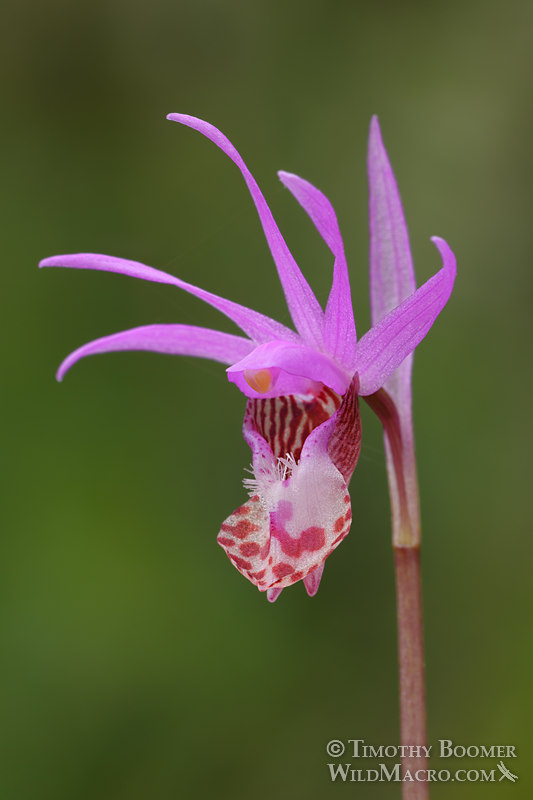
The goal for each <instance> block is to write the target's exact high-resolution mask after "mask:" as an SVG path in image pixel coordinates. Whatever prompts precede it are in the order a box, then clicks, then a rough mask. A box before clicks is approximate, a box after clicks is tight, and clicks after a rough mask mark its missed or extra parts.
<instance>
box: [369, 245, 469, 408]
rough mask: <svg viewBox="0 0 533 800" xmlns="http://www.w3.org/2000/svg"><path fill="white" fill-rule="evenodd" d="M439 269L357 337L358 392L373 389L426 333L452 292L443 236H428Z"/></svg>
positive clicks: (452, 268)
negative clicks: (439, 259)
mask: <svg viewBox="0 0 533 800" xmlns="http://www.w3.org/2000/svg"><path fill="white" fill-rule="evenodd" d="M432 242H433V243H434V244H435V246H436V247H437V248H438V250H439V252H440V254H441V257H442V261H443V264H444V266H443V268H442V269H441V270H440V271H439V272H437V274H436V275H434V276H433V277H432V278H430V279H429V280H428V281H426V283H425V284H424V285H423V286H421V287H420V289H418V290H417V291H416V292H415V293H414V294H413V295H411V296H410V297H408V298H407V300H404V301H403V303H401V305H399V306H398V307H397V308H395V309H393V311H390V312H389V313H388V314H387V316H386V317H384V318H383V319H382V320H381V322H379V323H378V324H377V325H375V326H374V327H373V328H372V329H371V330H369V331H368V333H366V334H365V335H364V336H363V338H362V339H361V340H360V342H359V344H358V348H357V370H358V372H359V378H360V382H361V385H360V390H359V394H361V395H367V394H373V393H374V392H377V390H378V389H379V388H380V387H381V386H383V385H384V384H385V383H386V381H387V380H388V379H389V378H390V376H391V375H392V373H393V372H394V370H395V369H397V367H399V366H400V364H401V363H402V361H403V360H404V359H405V358H406V357H407V356H408V355H409V354H410V353H412V352H413V350H414V349H415V347H416V346H417V345H418V344H419V343H420V342H421V341H422V339H423V338H424V337H425V336H426V334H427V333H428V331H429V330H430V328H431V326H432V325H433V323H434V321H435V319H436V318H437V317H438V315H439V314H440V312H441V311H442V309H443V308H444V306H445V305H446V303H447V302H448V298H449V297H450V294H451V292H452V288H453V284H454V280H455V274H456V262H455V256H454V255H453V253H452V251H451V250H450V248H449V247H448V245H447V244H446V242H445V241H444V240H443V239H440V238H439V237H438V236H434V237H433V238H432Z"/></svg>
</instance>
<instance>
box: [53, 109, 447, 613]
mask: <svg viewBox="0 0 533 800" xmlns="http://www.w3.org/2000/svg"><path fill="white" fill-rule="evenodd" d="M168 119H170V120H173V121H174V122H179V123H181V124H183V125H186V126H188V127H190V128H193V129H195V130H197V131H198V132H200V133H202V134H203V135H204V136H205V137H206V138H208V139H210V140H211V141H212V142H213V143H214V144H215V145H217V146H218V147H219V148H220V149H221V150H222V151H223V152H224V153H225V154H226V155H227V156H228V157H229V158H230V159H231V160H232V161H233V162H234V163H235V164H236V166H237V167H238V169H239V170H240V172H241V174H242V176H243V178H244V180H245V182H246V185H247V187H248V189H249V191H250V194H251V196H252V199H253V202H254V203H255V207H256V209H257V212H258V215H259V219H260V221H261V225H262V227H263V231H264V233H265V236H266V239H267V242H268V245H269V247H270V251H271V253H272V257H273V259H274V262H275V265H276V268H277V270H278V274H279V278H280V281H281V285H282V287H283V291H284V294H285V298H286V301H287V305H288V308H289V311H290V314H291V317H292V320H293V322H294V327H295V330H292V329H290V328H287V327H286V326H284V325H282V324H281V323H279V322H276V321H275V320H273V319H270V318H269V317H266V316H264V315H263V314H260V313H259V312H257V311H253V310H251V309H249V308H246V307H244V306H241V305H239V304H237V303H234V302H232V301H231V300H226V299H224V298H222V297H219V296H217V295H214V294H212V293H210V292H207V291H205V290H203V289H200V288H198V287H196V286H193V285H192V284H190V283H186V282H185V281H182V280H180V279H179V278H176V277H174V276H172V275H169V274H167V273H165V272H161V271H160V270H157V269H154V268H153V267H148V266H146V265H144V264H141V263H139V262H136V261H128V260H125V259H122V258H115V257H113V256H105V255H95V254H86V253H78V254H75V255H63V256H53V257H52V258H47V259H45V260H44V261H42V262H41V263H40V266H41V267H73V268H77V269H96V270H104V271H108V272H119V273H121V274H123V275H130V276H132V277H135V278H143V279H145V280H149V281H156V282H159V283H168V284H170V285H173V286H177V287H179V288H180V289H184V290H185V291H186V292H189V293H190V294H193V295H195V296H196V297H198V298H200V299H201V300H204V301H205V302H207V303H209V304H210V305H212V306H214V307H215V308H216V309H218V310H219V311H221V312H222V313H223V314H225V315H226V316H227V317H229V319H231V320H232V321H233V322H234V323H235V324H236V325H237V326H238V327H239V328H240V329H241V331H242V332H243V333H244V334H245V335H244V336H236V335H232V334H228V333H222V332H219V331H215V330H209V329H207V328H199V327H195V326H190V325H173V324H167V325H148V326H143V327H139V328H134V329H132V330H128V331H123V332H121V333H116V334H113V335H111V336H106V337H104V338H101V339H97V340H95V341H93V342H90V343H88V344H86V345H84V346H83V347H80V348H79V349H78V350H75V351H74V352H73V353H72V354H71V355H69V356H68V357H67V358H66V359H65V361H63V363H62V364H61V366H60V367H59V370H58V373H57V377H58V379H59V380H61V379H62V378H63V376H64V374H65V373H66V372H67V370H68V369H70V367H71V366H72V365H73V364H74V363H75V362H76V361H78V360H79V359H80V358H83V357H84V356H88V355H93V354H96V353H105V352H111V351H117V350H152V351H155V352H159V353H169V354H173V355H189V356H191V355H192V356H198V357H200V358H209V359H213V360H215V361H220V362H222V363H224V364H227V365H229V366H228V369H227V374H228V378H229V380H230V381H231V382H233V383H235V384H236V386H237V387H238V388H239V389H240V390H241V392H242V393H243V394H244V395H245V396H246V397H247V404H246V413H245V417H244V428H243V433H244V437H245V439H246V441H247V443H248V444H249V446H250V448H251V450H252V454H253V478H250V479H248V480H247V481H245V484H246V486H247V488H248V489H249V492H250V495H251V497H250V499H249V500H248V501H247V502H246V503H245V504H244V505H242V506H240V507H239V508H237V510H236V511H234V512H233V514H232V515H231V516H230V517H229V518H228V519H227V520H226V521H225V522H224V523H223V525H222V528H221V531H220V533H219V536H218V541H219V543H220V544H221V545H222V547H223V548H224V550H225V551H226V553H227V554H228V556H229V558H230V559H231V561H232V562H233V564H234V565H235V566H236V567H237V569H238V570H239V571H240V572H241V573H242V574H243V575H244V576H245V577H247V578H248V579H249V580H250V581H251V582H252V583H254V584H255V585H256V586H257V587H258V588H259V590H260V591H266V592H267V596H268V598H269V599H270V600H275V599H276V597H277V596H278V595H279V593H280V591H281V590H282V589H283V588H285V587H287V586H290V585H291V584H293V583H295V582H296V581H299V580H303V582H304V584H305V586H306V589H307V591H308V593H309V594H310V595H313V594H315V592H316V591H317V589H318V584H319V582H320V578H321V575H322V570H323V567H324V562H325V559H326V558H327V556H328V555H330V553H331V552H332V551H333V550H334V549H335V548H336V547H337V546H338V545H339V544H340V542H341V541H342V539H343V538H344V537H345V536H346V535H347V533H348V531H349V529H350V522H351V508H350V497H349V494H348V483H349V480H350V478H351V475H352V473H353V471H354V469H355V465H356V463H357V458H358V455H359V449H360V439H361V430H360V421H359V410H358V396H359V395H363V396H365V395H371V394H374V393H375V392H377V391H378V390H379V389H380V387H381V386H383V385H384V384H385V383H386V382H387V381H388V380H389V379H390V378H391V376H392V375H393V373H394V372H395V370H396V369H397V368H398V367H399V366H400V365H401V364H402V362H403V361H404V360H405V359H406V358H407V357H408V356H409V355H410V354H411V353H412V351H413V350H414V348H415V347H416V346H417V344H418V343H419V342H420V341H421V340H422V339H423V338H424V336H425V335H426V334H427V332H428V331H429V329H430V328H431V326H432V324H433V322H434V320H435V318H436V317H437V315H438V314H439V312H440V311H441V309H442V308H443V306H444V305H445V304H446V302H447V300H448V297H449V295H450V292H451V290H452V286H453V281H454V277H455V260H454V257H453V254H452V252H451V250H450V249H449V247H448V245H447V244H446V243H445V242H444V241H443V240H442V239H437V238H435V239H434V240H433V241H434V243H435V244H436V246H437V248H438V250H439V252H440V254H441V257H442V260H443V267H442V268H441V269H440V271H439V272H437V273H436V274H435V275H434V276H433V277H432V278H431V279H430V280H428V281H427V283H425V284H424V285H423V286H422V287H421V288H420V289H418V291H416V292H412V293H410V295H409V296H408V297H407V298H401V299H402V302H400V303H399V304H397V306H396V307H395V308H393V309H392V310H388V313H386V314H384V315H382V318H381V319H380V320H379V321H378V322H377V324H376V325H374V327H373V328H372V329H371V330H370V331H368V333H366V334H365V335H364V336H363V337H362V339H361V340H360V341H359V342H358V343H357V339H356V330H355V322H354V315H353V310H352V301H351V297H350V284H349V279H348V270H347V265H346V258H345V254H344V247H343V243H342V239H341V235H340V231H339V226H338V223H337V218H336V215H335V212H334V210H333V207H332V206H331V204H330V202H329V200H328V199H327V198H326V197H325V195H324V194H322V192H320V191H319V190H318V189H316V188H315V187H314V186H312V185H311V184H310V183H308V182H307V181H305V180H303V179H302V178H299V177H297V176H296V175H291V174H289V173H285V172H280V173H279V177H280V180H281V181H282V183H283V184H284V185H285V186H286V187H287V188H288V189H289V191H291V192H292V194H293V195H294V197H295V198H296V199H297V200H298V202H299V203H300V205H301V206H302V207H303V208H304V210H305V211H306V212H307V214H308V215H309V216H310V218H311V220H312V221H313V223H314V225H315V226H316V228H317V230H318V232H319V234H320V235H321V236H322V238H323V239H324V241H325V242H326V244H327V246H328V247H329V249H330V250H331V252H332V254H333V257H334V265H333V282H332V287H331V292H330V295H329V298H328V301H327V305H326V308H325V310H323V309H322V308H321V306H320V304H319V302H318V300H317V299H316V297H315V295H314V293H313V291H312V289H311V287H310V286H309V284H308V282H307V281H306V279H305V277H304V276H303V274H302V272H301V271H300V269H299V267H298V265H297V264H296V262H295V260H294V258H293V257H292V255H291V253H290V251H289V249H288V247H287V245H286V243H285V241H284V239H283V237H282V235H281V233H280V231H279V228H278V226H277V225H276V222H275V221H274V218H273V216H272V213H271V211H270V209H269V207H268V205H267V203H266V201H265V198H264V197H263V195H262V193H261V191H260V189H259V187H258V185H257V183H256V181H255V180H254V178H253V176H252V174H251V173H250V171H249V170H248V168H247V167H246V165H245V163H244V161H243V160H242V158H241V156H240V155H239V153H238V152H237V150H236V149H235V148H234V146H233V145H232V144H231V142H230V141H229V140H228V139H227V138H226V137H225V136H224V135H223V134H222V133H221V132H220V131H219V130H217V128H215V127H214V126H213V125H210V124H209V123H207V122H204V121H202V120H200V119H196V118H195V117H190V116H186V115H183V114H170V115H169V117H168Z"/></svg>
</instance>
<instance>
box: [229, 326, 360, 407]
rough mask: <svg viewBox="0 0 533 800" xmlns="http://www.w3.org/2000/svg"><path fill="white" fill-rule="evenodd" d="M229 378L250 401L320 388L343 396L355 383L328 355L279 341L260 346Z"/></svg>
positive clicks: (233, 370)
mask: <svg viewBox="0 0 533 800" xmlns="http://www.w3.org/2000/svg"><path fill="white" fill-rule="evenodd" d="M227 374H228V379H229V380H230V381H231V382H232V383H235V384H236V386H238V388H239V389H240V390H241V391H242V392H243V393H244V394H245V395H246V396H247V397H279V396H280V395H288V394H307V393H308V392H309V391H314V388H315V387H316V385H317V384H324V385H325V386H329V387H330V389H333V391H334V392H337V394H340V395H343V394H344V393H345V392H346V390H347V388H348V386H349V385H350V380H351V375H349V374H348V373H347V372H346V370H345V369H343V368H342V367H341V366H340V364H338V363H337V362H336V361H335V360H334V359H333V358H332V357H331V356H328V355H327V354H326V353H321V352H319V351H317V350H313V349H312V348H310V347H307V346H305V345H300V344H296V343H293V342H287V341H279V340H277V341H273V342H267V343H265V344H261V345H259V347H256V348H255V350H252V352H251V353H249V354H248V355H246V356H245V357H244V358H243V359H241V360H240V361H238V362H237V363H236V364H233V365H232V366H231V367H228V369H227Z"/></svg>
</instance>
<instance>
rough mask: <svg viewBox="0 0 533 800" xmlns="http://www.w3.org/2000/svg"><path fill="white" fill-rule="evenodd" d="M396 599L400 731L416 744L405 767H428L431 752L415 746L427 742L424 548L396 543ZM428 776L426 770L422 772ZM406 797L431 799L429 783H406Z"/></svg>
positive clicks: (404, 740) (405, 740) (413, 769)
mask: <svg viewBox="0 0 533 800" xmlns="http://www.w3.org/2000/svg"><path fill="white" fill-rule="evenodd" d="M394 565H395V569H396V602H397V616H398V666H399V679H400V733H401V743H402V745H409V746H411V747H412V748H413V750H412V751H411V754H408V755H407V756H406V757H405V758H403V759H402V771H403V773H404V774H405V771H406V770H409V771H410V773H411V775H413V776H414V775H415V773H416V772H417V770H424V771H425V770H427V766H428V764H427V761H428V760H427V756H426V755H425V754H423V752H424V751H422V750H421V751H420V755H417V751H416V750H414V748H416V747H417V746H419V747H420V746H422V745H423V746H427V735H426V691H425V680H424V636H423V626H422V582H421V574H420V548H419V547H395V548H394ZM421 777H422V778H425V777H426V776H425V774H423V775H421ZM402 797H403V799H404V800H427V798H429V784H428V783H426V782H424V781H423V780H422V781H420V780H415V781H413V782H411V781H405V782H403V783H402Z"/></svg>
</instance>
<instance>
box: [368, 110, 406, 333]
mask: <svg viewBox="0 0 533 800" xmlns="http://www.w3.org/2000/svg"><path fill="white" fill-rule="evenodd" d="M367 163H368V183H369V194H370V196H369V214H370V304H371V311H372V324H373V325H376V323H378V322H379V321H380V320H382V319H383V317H384V316H385V315H386V314H388V312H389V311H392V309H393V308H396V307H397V306H399V305H400V303H401V302H403V300H405V299H406V298H407V297H409V295H411V294H413V292H414V291H415V289H416V282H415V274H414V269H413V260H412V257H411V248H410V246H409V234H408V231H407V225H406V223H405V217H404V213H403V208H402V202H401V199H400V194H399V192H398V186H397V184H396V179H395V177H394V173H393V171H392V167H391V165H390V161H389V157H388V155H387V151H386V150H385V146H384V144H383V139H382V137H381V131H380V127H379V122H378V118H377V117H373V118H372V122H371V123H370V135H369V140H368V162H367Z"/></svg>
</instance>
